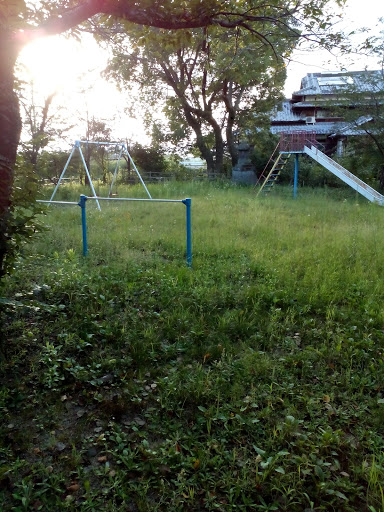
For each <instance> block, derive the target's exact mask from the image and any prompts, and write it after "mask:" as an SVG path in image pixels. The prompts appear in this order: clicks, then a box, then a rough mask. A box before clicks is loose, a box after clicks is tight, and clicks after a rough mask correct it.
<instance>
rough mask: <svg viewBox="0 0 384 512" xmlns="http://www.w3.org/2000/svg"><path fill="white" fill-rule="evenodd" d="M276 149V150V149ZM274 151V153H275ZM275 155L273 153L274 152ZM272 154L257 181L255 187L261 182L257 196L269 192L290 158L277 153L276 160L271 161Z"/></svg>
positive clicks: (285, 154) (286, 154) (287, 155)
mask: <svg viewBox="0 0 384 512" xmlns="http://www.w3.org/2000/svg"><path fill="white" fill-rule="evenodd" d="M276 149H277V148H276ZM276 149H275V151H276ZM274 153H275V152H274ZM274 153H273V154H272V156H271V158H270V159H269V162H268V164H267V165H266V167H265V169H264V171H263V172H262V174H261V175H260V178H259V179H258V181H257V183H256V185H257V184H258V183H261V181H262V180H263V179H264V181H263V182H262V185H261V187H260V189H259V191H258V193H257V196H258V195H259V194H261V192H263V193H264V194H266V193H268V192H270V191H271V190H272V188H273V186H274V185H275V183H276V182H277V180H278V178H279V176H280V174H281V171H282V170H283V169H284V167H285V164H286V163H287V161H288V159H289V157H290V156H291V155H290V154H289V153H279V155H278V156H277V158H276V160H273V156H274ZM271 163H273V165H272V167H271V169H270V170H269V171H268V168H269V166H270V164H271Z"/></svg>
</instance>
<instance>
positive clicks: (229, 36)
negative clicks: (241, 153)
mask: <svg viewBox="0 0 384 512" xmlns="http://www.w3.org/2000/svg"><path fill="white" fill-rule="evenodd" d="M120 39H121V40H120V42H119V44H117V45H116V46H115V48H114V58H113V60H112V62H111V64H110V66H109V74H110V75H112V76H114V78H115V79H117V80H118V81H119V83H120V84H121V83H123V84H127V87H128V88H129V87H130V86H131V84H137V83H138V84H139V85H140V98H141V102H140V104H141V107H142V108H144V109H146V111H147V113H148V114H149V116H150V115H151V111H153V110H154V107H155V106H156V104H159V102H163V103H164V104H165V107H164V113H165V114H166V115H167V117H168V120H169V122H170V124H171V125H172V127H173V130H174V131H175V135H176V137H175V138H177V139H178V141H180V127H182V128H183V130H182V132H183V133H184V136H186V137H188V136H189V133H190V131H193V132H194V135H195V141H196V145H197V147H198V149H199V150H200V153H201V156H202V157H203V158H204V159H205V160H206V162H207V168H208V173H221V172H222V171H223V160H224V149H225V147H226V148H227V149H228V151H229V154H230V157H231V161H232V165H236V163H237V157H238V155H237V144H236V140H235V132H236V133H237V135H238V136H239V133H240V132H241V129H242V127H243V125H244V121H245V119H246V118H247V116H249V114H250V113H252V116H253V117H254V116H255V115H256V114H257V113H261V111H262V110H264V112H265V111H267V110H268V109H270V108H271V106H272V104H274V103H275V101H276V100H277V99H278V97H279V93H280V91H281V89H282V87H283V85H284V80H285V68H284V63H283V60H282V59H283V58H285V57H287V56H288V55H289V53H290V51H291V50H292V44H293V42H294V41H292V39H288V40H286V38H285V37H284V36H283V33H282V30H279V33H278V34H273V33H272V31H271V32H270V34H269V42H270V43H271V45H272V46H266V45H265V44H264V43H263V42H260V40H258V39H255V38H254V37H253V36H252V34H250V33H249V32H248V31H247V30H244V29H242V28H239V27H237V28H235V29H229V30H227V31H226V32H222V31H221V30H219V29H217V28H216V27H210V28H209V29H208V28H207V27H206V28H203V29H195V30H184V31H181V32H178V33H172V34H170V33H169V32H168V31H165V30H160V29H156V28H147V27H137V28H134V29H133V30H132V31H131V32H130V37H129V38H127V37H126V36H125V34H123V35H122V36H121V37H120ZM255 55H257V59H255ZM277 56H278V57H279V58H276V57H277ZM169 89H171V91H172V94H171V95H170V94H169ZM268 100H269V101H268ZM211 139H212V142H213V144H212V146H213V147H212V146H210V142H211Z"/></svg>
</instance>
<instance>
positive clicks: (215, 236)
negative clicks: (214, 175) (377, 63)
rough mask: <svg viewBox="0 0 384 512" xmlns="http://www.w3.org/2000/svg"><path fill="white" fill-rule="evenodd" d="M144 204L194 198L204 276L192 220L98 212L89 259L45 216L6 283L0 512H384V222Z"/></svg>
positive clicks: (247, 203)
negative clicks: (188, 250)
mask: <svg viewBox="0 0 384 512" xmlns="http://www.w3.org/2000/svg"><path fill="white" fill-rule="evenodd" d="M131 192H133V193H134V194H137V195H139V194H140V190H139V189H137V190H133V191H132V190H131V189H130V193H131ZM151 192H152V194H153V196H154V197H160V198H166V197H170V198H180V197H184V196H191V197H192V198H193V199H192V202H193V205H192V208H193V229H194V268H193V270H190V269H187V268H185V263H184V261H183V252H184V249H185V243H184V229H185V226H184V223H185V211H184V206H183V205H180V204H170V203H156V204H155V203H153V204H150V205H148V203H130V204H126V203H124V204H120V205H119V206H118V207H117V206H116V205H115V204H114V205H105V206H104V205H103V210H102V211H101V212H98V211H97V210H96V209H95V208H92V207H91V205H89V206H87V209H88V213H87V215H88V224H89V244H90V254H89V258H88V260H83V259H82V257H81V221H80V211H79V208H77V207H73V208H69V207H68V208H65V209H64V208H63V209H59V208H55V207H52V208H50V210H49V216H48V222H49V224H50V225H51V231H49V232H47V233H44V235H43V236H41V237H39V238H35V240H34V244H33V245H31V246H29V247H26V248H25V249H24V251H23V254H22V258H21V259H20V260H19V262H18V264H17V268H16V272H15V273H14V275H13V277H12V279H7V280H6V281H5V293H6V294H5V298H4V299H3V301H2V312H1V317H2V320H3V331H2V332H3V334H4V337H5V339H6V340H7V343H6V344H4V345H3V346H2V347H1V349H2V352H3V353H2V357H1V360H0V372H1V381H2V388H1V391H0V410H1V414H0V507H1V509H2V510H4V511H5V512H6V511H8V510H9V511H10V510H34V509H37V510H39V509H40V510H67V509H68V510H79V511H84V512H85V511H89V510H97V511H109V512H112V511H115V510H119V509H123V508H126V509H128V510H139V511H148V512H149V511H151V512H152V511H158V512H159V511H167V512H176V511H180V510H188V511H193V510H204V511H214V510H224V511H230V510H242V511H244V512H245V511H248V510H255V511H265V510H279V511H281V512H284V511H287V512H288V511H289V512H302V511H303V510H313V511H315V510H316V511H321V510H327V511H328V510H337V511H339V512H353V511H356V510H369V511H371V512H372V511H374V510H375V511H377V512H378V511H379V510H381V509H382V507H383V503H382V491H383V487H382V486H383V484H382V482H383V479H384V457H383V451H384V450H383V448H384V447H383V434H384V431H383V424H384V423H383V419H384V409H383V406H384V404H383V402H384V398H383V391H382V390H383V386H384V380H383V379H384V377H383V376H384V373H383V348H384V336H383V330H382V326H383V311H382V302H383V299H384V286H383V283H382V279H381V278H380V277H381V275H382V262H383V259H384V244H383V242H382V237H380V233H381V226H382V221H383V219H382V216H383V214H384V211H383V210H382V209H380V208H379V207H377V206H374V205H371V204H367V203H366V202H365V201H363V202H361V203H359V204H356V201H355V200H354V198H353V195H351V196H350V195H348V194H347V195H346V194H345V193H344V192H343V194H335V193H334V192H332V193H330V192H325V191H319V190H317V191H311V190H309V191H308V190H307V191H306V192H303V193H301V194H300V198H299V199H298V200H296V201H292V200H291V199H290V198H288V197H287V195H288V193H289V191H288V190H287V191H285V190H284V188H283V189H282V190H281V195H279V194H278V193H277V194H275V195H274V196H273V197H272V196H270V197H268V198H266V199H265V200H262V201H261V203H260V200H257V199H255V196H254V193H253V192H252V191H251V190H249V189H244V188H237V187H230V186H228V185H227V184H220V186H217V185H214V184H201V183H195V184H184V183H177V182H174V183H172V184H167V185H162V186H156V187H155V186H152V190H151ZM47 195H49V191H47ZM367 261H369V262H370V265H369V266H368V267H367V265H366V262H367Z"/></svg>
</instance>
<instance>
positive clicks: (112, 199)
mask: <svg viewBox="0 0 384 512" xmlns="http://www.w3.org/2000/svg"><path fill="white" fill-rule="evenodd" d="M87 199H98V200H99V201H147V202H156V203H182V202H183V200H182V199H137V198H131V197H93V196H89V197H87ZM76 204H77V203H76Z"/></svg>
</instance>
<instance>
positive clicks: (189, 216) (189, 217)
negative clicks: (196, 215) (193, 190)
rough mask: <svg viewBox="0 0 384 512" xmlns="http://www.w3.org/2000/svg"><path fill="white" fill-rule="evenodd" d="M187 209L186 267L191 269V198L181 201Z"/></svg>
mask: <svg viewBox="0 0 384 512" xmlns="http://www.w3.org/2000/svg"><path fill="white" fill-rule="evenodd" d="M183 203H184V204H185V206H186V207H187V212H186V213H187V266H188V267H189V268H191V267H192V229H191V204H192V200H191V198H189V197H188V198H187V199H183Z"/></svg>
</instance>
